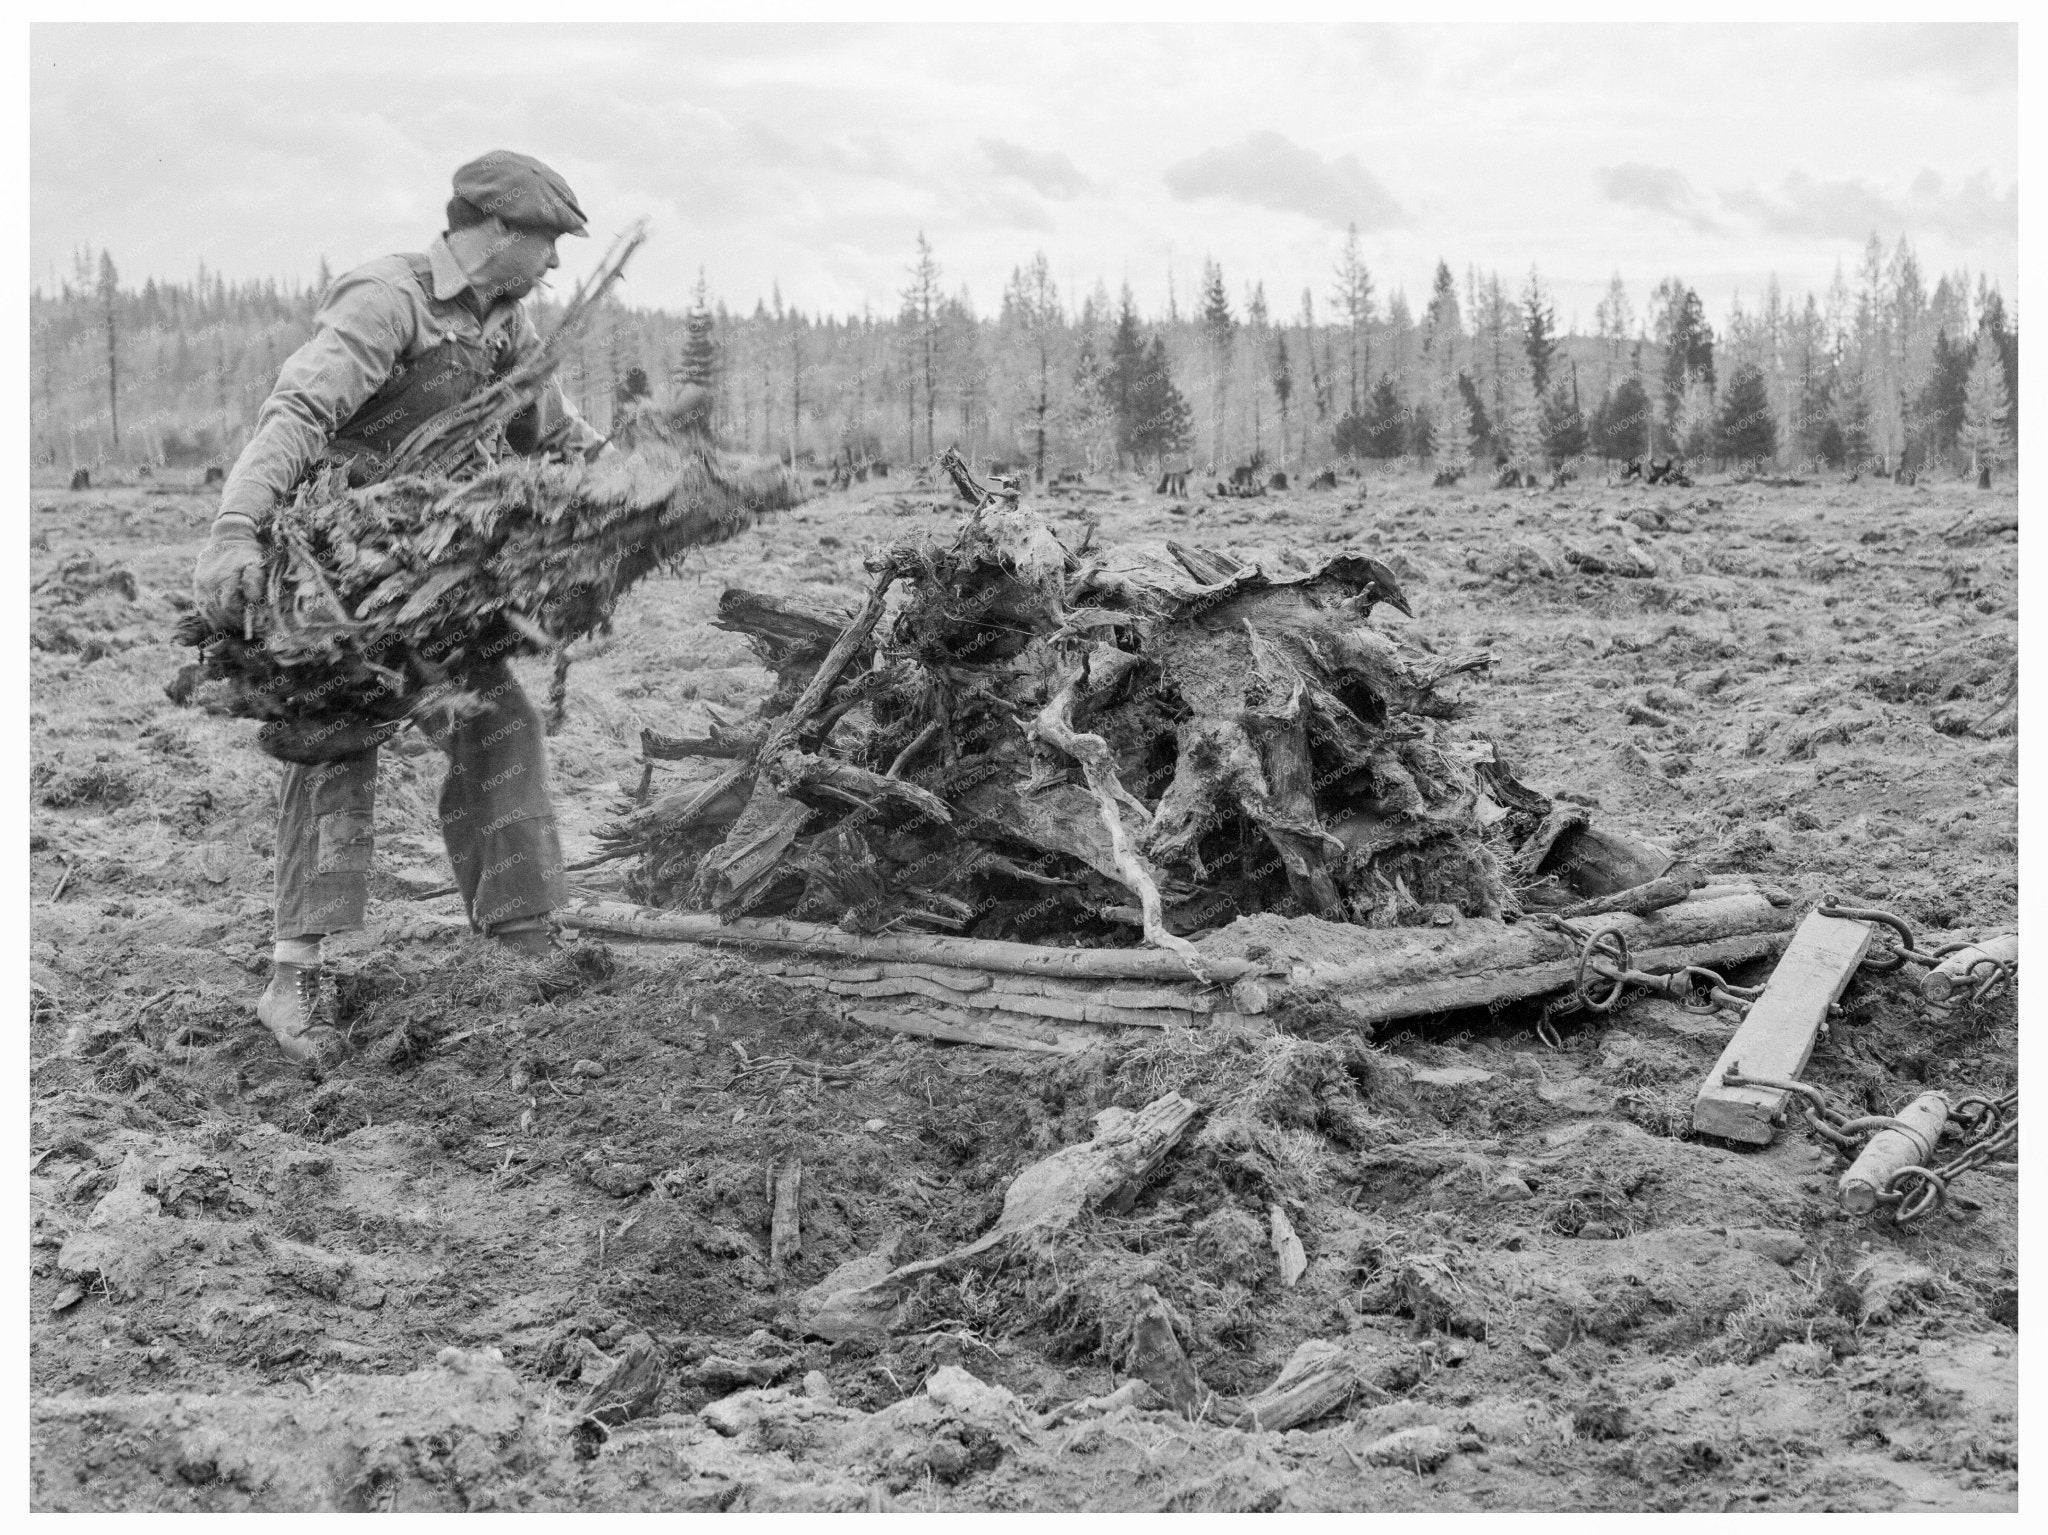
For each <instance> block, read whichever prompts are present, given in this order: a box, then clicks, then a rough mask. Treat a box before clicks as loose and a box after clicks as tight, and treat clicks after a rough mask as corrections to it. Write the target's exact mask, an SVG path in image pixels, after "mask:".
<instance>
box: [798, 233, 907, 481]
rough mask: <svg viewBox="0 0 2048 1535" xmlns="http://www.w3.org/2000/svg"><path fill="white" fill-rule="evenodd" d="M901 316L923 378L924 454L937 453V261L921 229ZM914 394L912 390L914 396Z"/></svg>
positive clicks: (905, 290) (904, 292) (904, 293)
mask: <svg viewBox="0 0 2048 1535" xmlns="http://www.w3.org/2000/svg"><path fill="white" fill-rule="evenodd" d="M903 306H904V308H903V312H904V318H905V319H906V320H907V321H908V322H909V323H910V324H911V325H912V326H914V327H915V330H914V331H913V332H912V335H911V338H910V339H911V341H912V346H913V348H914V355H915V356H916V358H917V361H918V363H919V364H920V366H921V370H922V373H923V381H924V450H925V454H926V456H927V457H929V456H931V455H932V454H935V453H937V452H938V451H939V450H938V445H937V444H936V443H935V442H934V441H933V440H932V420H933V417H934V416H935V415H936V414H937V413H938V398H939V308H940V296H939V264H938V262H937V261H936V260H934V259H933V257H932V248H931V244H930V242H929V241H927V240H926V239H925V237H924V231H923V230H921V229H920V230H919V231H918V232H917V260H916V261H915V262H914V263H913V264H912V265H911V268H910V286H909V287H908V288H906V289H904V291H903ZM775 317H776V319H777V320H778V321H779V320H780V319H781V318H782V290H781V288H780V287H778V288H777V289H776V290H775ZM914 398H915V395H914V394H913V400H914ZM911 410H912V437H911V443H910V452H911V456H912V457H915V456H916V455H917V440H916V435H915V422H916V415H915V412H916V406H915V404H914V403H913V405H912V407H911Z"/></svg>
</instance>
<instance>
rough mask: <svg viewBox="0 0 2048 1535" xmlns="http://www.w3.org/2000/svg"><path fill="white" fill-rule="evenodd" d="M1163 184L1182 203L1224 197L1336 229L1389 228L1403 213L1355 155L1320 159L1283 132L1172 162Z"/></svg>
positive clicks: (1402, 221)
mask: <svg viewBox="0 0 2048 1535" xmlns="http://www.w3.org/2000/svg"><path fill="white" fill-rule="evenodd" d="M1165 181H1166V189H1167V190H1168V191H1169V192H1171V193H1172V194H1173V195H1174V196H1175V197H1176V198H1178V199H1180V201H1182V202H1193V201H1194V200H1195V199H1197V198H1201V197H1222V198H1227V199H1229V200H1231V201H1233V202H1241V203H1250V204H1252V205H1253V206H1254V207H1259V208H1275V209H1278V210H1279V211H1281V212H1283V213H1299V214H1303V215H1305V216H1307V217H1309V218H1312V219H1315V220H1317V221H1318V222H1319V223H1324V224H1328V225H1329V226H1331V227H1332V228H1333V229H1342V228H1343V227H1344V226H1345V225H1346V224H1356V225H1358V227H1359V228H1360V229H1363V230H1368V231H1370V230H1375V229H1391V228H1394V227H1396V226H1398V225H1401V224H1405V223H1406V222H1407V221H1408V215H1407V214H1406V213H1405V212H1404V211H1403V210H1402V208H1401V205H1400V204H1399V203H1397V202H1396V201H1394V198H1393V196H1392V194H1391V193H1389V192H1388V191H1387V189H1386V188H1385V187H1383V186H1381V185H1380V183H1379V181H1378V180H1377V179H1376V178H1375V177H1374V176H1373V174H1372V173H1371V172H1370V171H1368V170H1367V169H1366V168H1365V167H1364V166H1362V165H1360V164H1359V163H1358V160H1357V158H1356V157H1355V156H1352V155H1345V156H1343V157H1342V158H1340V159H1336V160H1325V159H1324V158H1323V157H1322V156H1321V155H1318V154H1316V153H1315V152H1314V151H1312V150H1308V149H1304V148H1302V147H1301V146H1300V145H1299V144H1296V143H1295V142H1294V141H1293V140H1291V139H1289V138H1287V137H1286V136H1285V135H1283V134H1278V133H1272V132H1266V133H1254V134H1251V135H1249V136H1248V137H1246V138H1243V139H1240V140H1239V141H1238V142H1237V143H1235V144H1231V145H1227V146H1224V147H1221V148H1217V149H1205V150H1204V151H1202V153H1200V154H1198V155H1196V156H1195V157H1194V158H1193V159H1191V160H1183V161H1181V162H1180V163H1179V164H1177V165H1170V166H1168V167H1167V168H1166V173H1165Z"/></svg>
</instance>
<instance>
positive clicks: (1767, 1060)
mask: <svg viewBox="0 0 2048 1535" xmlns="http://www.w3.org/2000/svg"><path fill="white" fill-rule="evenodd" d="M1869 947H1870V924H1869V923H1868V922H1857V921H1854V920H1852V919H1850V918H1847V917H1823V916H1822V915H1821V914H1820V913H1819V912H1809V913H1808V914H1807V916H1806V920H1805V921H1803V922H1801V923H1800V924H1799V928H1798V931H1796V932H1795V933H1793V935H1792V941H1791V943H1789V944H1788V945H1786V947H1785V953H1784V955H1783V957H1781V958H1780V959H1779V961H1778V968H1777V969H1776V970H1774V971H1773V972H1772V973H1771V979H1770V982H1769V984H1768V985H1766V986H1765V987H1764V994H1763V995H1762V996H1760V997H1758V998H1757V999H1756V1001H1755V1002H1753V1003H1751V1004H1750V1008H1749V1016H1748V1017H1746V1018H1744V1019H1743V1020H1742V1026H1741V1027H1740V1028H1738V1029H1737V1030H1736V1031H1735V1037H1734V1038H1733V1039H1731V1040H1729V1041H1728V1046H1727V1048H1726V1049H1725V1050H1723V1051H1722V1052H1721V1059H1720V1060H1718V1061H1716V1062H1715V1063H1714V1069H1713V1071H1712V1072H1711V1073H1710V1074H1709V1075H1708V1077H1707V1080H1706V1081H1705V1083H1703V1084H1702V1085H1701V1087H1700V1092H1699V1097H1698V1099H1697V1100H1696V1101H1695V1102H1694V1104H1693V1109H1692V1127H1693V1129H1694V1130H1696V1131H1698V1132H1699V1133H1700V1134H1702V1135H1718V1136H1720V1137H1722V1138H1723V1139H1725V1140H1731V1141H1742V1142H1744V1143H1746V1144H1748V1145H1752V1146H1768V1145H1769V1144H1770V1143H1771V1135H1772V1133H1773V1132H1772V1126H1771V1121H1772V1120H1773V1119H1774V1118H1775V1117H1776V1116H1777V1115H1778V1113H1779V1111H1780V1110H1782V1109H1783V1108H1784V1106H1785V1099H1786V1098H1787V1097H1788V1096H1789V1095H1788V1094H1786V1093H1784V1092H1783V1091H1781V1090H1779V1089H1778V1088H1775V1087H1730V1086H1729V1085H1728V1084H1727V1083H1725V1082H1724V1081H1723V1080H1722V1078H1723V1077H1725V1076H1726V1075H1727V1074H1728V1073H1729V1071H1731V1070H1733V1069H1734V1068H1736V1067H1737V1066H1740V1068H1741V1073H1740V1074H1741V1075H1743V1076H1747V1077H1775V1078H1777V1079H1778V1080H1780V1081H1787V1080H1791V1079H1794V1078H1796V1077H1798V1075H1799V1073H1800V1072H1802V1071H1804V1070H1805V1069H1806V1062H1807V1059H1808V1058H1809V1057H1810V1056H1811V1055H1812V1054H1813V1041H1814V1039H1815V1037H1816V1036H1817V1035H1818V1034H1819V1033H1820V1027H1821V1025H1822V1024H1823V1023H1825V1022H1826V1021H1827V1016H1828V1009H1829V1007H1831V1006H1833V1005H1834V1002H1835V1000H1836V998H1838V997H1840V996H1841V994H1842V992H1843V990H1844V989H1845V988H1847V986H1848V984H1849V982H1850V980H1851V979H1852V978H1853V977H1854V976H1855V974H1856V967H1857V966H1859V965H1861V964H1862V963H1863V955H1864V953H1865V951H1866V950H1868V949H1869Z"/></svg>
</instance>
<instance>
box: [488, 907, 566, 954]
mask: <svg viewBox="0 0 2048 1535" xmlns="http://www.w3.org/2000/svg"><path fill="white" fill-rule="evenodd" d="M489 936H490V939H491V942H493V943H498V944H503V945H504V946H505V947H506V948H508V949H510V950H511V951H512V952H513V953H514V954H517V955H519V956H520V958H522V959H546V958H547V957H548V956H549V955H551V954H556V953H559V952H560V945H558V944H557V943H556V942H555V934H554V929H553V928H551V927H550V926H549V925H548V919H547V917H546V916H545V915H542V916H538V917H516V918H514V919H513V920H512V921H510V922H501V923H499V924H497V925H496V926H495V927H493V928H492V929H491V930H490V935H489Z"/></svg>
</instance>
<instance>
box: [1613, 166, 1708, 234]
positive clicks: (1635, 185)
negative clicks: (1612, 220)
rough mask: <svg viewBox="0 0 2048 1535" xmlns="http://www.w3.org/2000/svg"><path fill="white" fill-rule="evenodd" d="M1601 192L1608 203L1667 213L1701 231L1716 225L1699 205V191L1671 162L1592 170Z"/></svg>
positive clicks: (1646, 211)
mask: <svg viewBox="0 0 2048 1535" xmlns="http://www.w3.org/2000/svg"><path fill="white" fill-rule="evenodd" d="M1593 179H1594V180H1595V181H1596V182H1597V183H1598V184H1599V187H1600V195H1601V196H1602V197H1605V198H1606V199H1607V200H1608V201H1609V202H1616V203H1620V204H1621V205H1622V206H1623V207H1625V208H1635V209H1639V210H1641V211H1642V212H1644V213H1662V214H1668V215H1669V216H1670V217H1672V218H1675V219H1682V220H1684V221H1685V222H1686V223H1687V224H1690V225H1691V226H1692V227H1693V228H1694V229H1697V230H1699V231H1700V232H1701V233H1706V232H1708V231H1710V230H1712V229H1714V228H1715V227H1716V225H1715V223H1714V221H1713V220H1712V219H1711V218H1709V217H1708V216H1707V215H1706V213H1705V212H1703V211H1702V210H1701V207H1700V196H1699V193H1697V192H1695V191H1694V190H1693V185H1692V183H1691V182H1690V181H1687V180H1686V179H1685V177H1684V175H1683V174H1682V173H1680V172H1679V171H1676V170H1673V169H1672V168H1671V167H1670V166H1668V165H1635V164H1630V165H1603V166H1601V167H1600V168H1599V169H1598V170H1597V171H1595V172H1594V173H1593Z"/></svg>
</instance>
